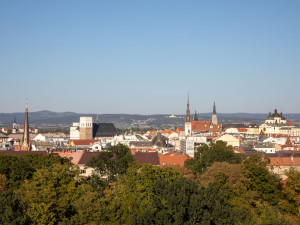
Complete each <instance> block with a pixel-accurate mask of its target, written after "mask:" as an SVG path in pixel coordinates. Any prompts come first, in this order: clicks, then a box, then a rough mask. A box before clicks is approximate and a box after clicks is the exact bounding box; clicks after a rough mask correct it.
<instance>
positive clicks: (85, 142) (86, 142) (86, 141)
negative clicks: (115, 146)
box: [68, 139, 99, 145]
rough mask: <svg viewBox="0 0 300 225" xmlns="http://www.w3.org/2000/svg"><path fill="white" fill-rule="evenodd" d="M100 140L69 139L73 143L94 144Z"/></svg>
mask: <svg viewBox="0 0 300 225" xmlns="http://www.w3.org/2000/svg"><path fill="white" fill-rule="evenodd" d="M98 141H99V140H83V139H82V140H81V139H80V140H69V142H68V143H69V144H71V142H73V143H74V145H92V144H93V143H95V142H98Z"/></svg>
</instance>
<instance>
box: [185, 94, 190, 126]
mask: <svg viewBox="0 0 300 225" xmlns="http://www.w3.org/2000/svg"><path fill="white" fill-rule="evenodd" d="M185 122H191V116H190V94H189V93H188V100H187V107H186V118H185Z"/></svg>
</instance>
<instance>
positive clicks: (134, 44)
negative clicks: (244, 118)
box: [0, 0, 300, 114]
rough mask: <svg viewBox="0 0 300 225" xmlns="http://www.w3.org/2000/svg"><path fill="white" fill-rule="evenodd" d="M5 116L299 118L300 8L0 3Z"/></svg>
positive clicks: (112, 1) (294, 4)
mask: <svg viewBox="0 0 300 225" xmlns="http://www.w3.org/2000/svg"><path fill="white" fill-rule="evenodd" d="M0 76H1V77H0V78H1V79H0V83H1V95H0V105H1V107H0V112H22V111H24V108H25V101H26V99H28V101H29V110H30V111H39V110H51V111H57V112H64V111H73V112H81V113H99V114H102V113H135V114H160V113H163V114H164V113H166V114H178V113H184V112H185V109H186V99H187V92H188V91H189V92H190V104H191V111H194V110H197V111H198V112H211V111H212V106H213V102H214V101H216V105H217V111H218V112H224V113H226V112H250V113H258V112H259V113H267V112H268V111H270V110H273V109H274V107H275V106H277V108H278V110H283V112H284V113H288V112H289V113H300V88H299V87H300V1H299V0H295V1H293V0H288V1H283V0H280V1H277V0H269V1H268V0H264V1H262V0H257V1H255V0H251V1H240V0H236V1H230V0H226V1H225V0H219V1H215V0H209V1H208V0H205V1H204V0H203V1H202V0H195V1H189V0H187V1H183V0H180V1H179V0H178V1H176V0H169V1H167V0H151V1H143V0H137V1H130V0H126V1H125V0H119V1H116V0H109V1H107V0H105V1H100V0H97V1H92V0H89V1H83V0H80V1H76V0H69V1H67V0H59V1H54V0H51V1H40V0H36V1H31V0H26V1H24V0H20V1H6V0H2V1H0Z"/></svg>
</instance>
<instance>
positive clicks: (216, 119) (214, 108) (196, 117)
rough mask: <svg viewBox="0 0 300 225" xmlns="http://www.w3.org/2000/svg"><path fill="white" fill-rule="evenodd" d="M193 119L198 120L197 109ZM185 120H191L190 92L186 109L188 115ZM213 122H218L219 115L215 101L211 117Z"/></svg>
mask: <svg viewBox="0 0 300 225" xmlns="http://www.w3.org/2000/svg"><path fill="white" fill-rule="evenodd" d="M193 121H198V115H197V112H196V111H195V114H194V118H193ZM185 122H191V115H190V95H189V93H188V99H187V109H186V117H185ZM211 123H212V124H218V117H217V110H216V103H215V102H214V106H213V112H212V117H211Z"/></svg>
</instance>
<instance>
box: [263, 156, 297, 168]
mask: <svg viewBox="0 0 300 225" xmlns="http://www.w3.org/2000/svg"><path fill="white" fill-rule="evenodd" d="M268 166H300V158H299V157H293V158H292V157H270V163H269V164H268Z"/></svg>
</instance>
